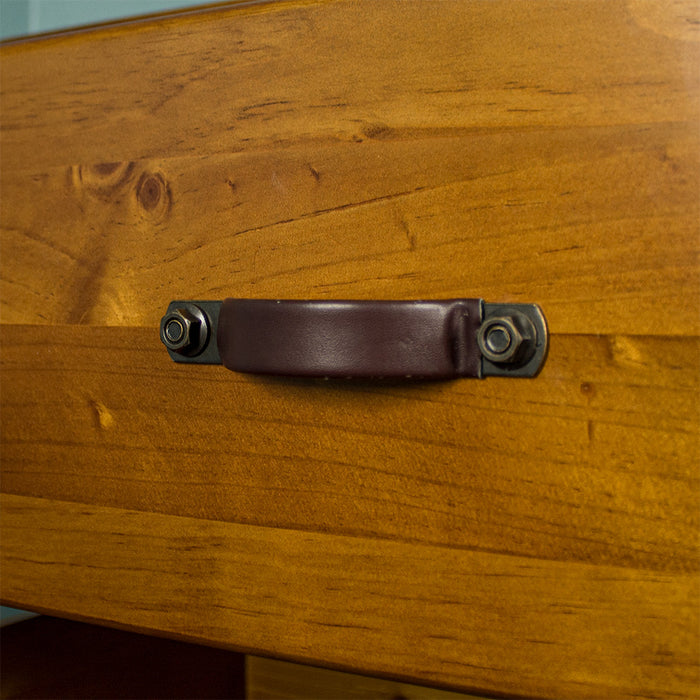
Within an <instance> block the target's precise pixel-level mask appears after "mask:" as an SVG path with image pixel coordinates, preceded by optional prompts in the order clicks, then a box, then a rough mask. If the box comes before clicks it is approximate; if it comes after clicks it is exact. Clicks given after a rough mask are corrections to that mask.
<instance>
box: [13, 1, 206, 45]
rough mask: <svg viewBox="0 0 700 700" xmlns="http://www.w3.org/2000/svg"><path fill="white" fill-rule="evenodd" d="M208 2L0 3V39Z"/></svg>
mask: <svg viewBox="0 0 700 700" xmlns="http://www.w3.org/2000/svg"><path fill="white" fill-rule="evenodd" d="M211 2H212V0H0V39H7V38H10V37H17V36H24V35H26V34H38V33H40V32H49V31H55V30H57V29H66V28H68V27H79V26H81V25H84V24H94V23H95V22H106V21H108V20H114V19H121V18H123V17H132V16H137V15H148V14H152V13H154V12H166V11H168V10H176V9H178V8H181V7H191V6H194V5H204V4H207V3H211Z"/></svg>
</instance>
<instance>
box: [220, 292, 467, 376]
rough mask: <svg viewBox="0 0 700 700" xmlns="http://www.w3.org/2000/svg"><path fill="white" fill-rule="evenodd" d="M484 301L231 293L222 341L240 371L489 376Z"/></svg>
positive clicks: (226, 358) (227, 359)
mask: <svg viewBox="0 0 700 700" xmlns="http://www.w3.org/2000/svg"><path fill="white" fill-rule="evenodd" d="M480 323H481V300H480V299H450V300H445V301H282V300H281V301H278V300H274V299H226V300H225V301H224V302H223V304H222V306H221V311H220V314H219V322H218V331H217V344H218V348H219V354H220V355H221V360H222V362H223V364H224V365H225V366H226V367H228V369H232V370H235V371H237V372H254V373H261V374H277V375H289V376H306V377H401V378H404V377H422V378H430V379H447V378H450V377H479V376H481V353H480V352H479V347H478V344H477V332H478V330H479V325H480Z"/></svg>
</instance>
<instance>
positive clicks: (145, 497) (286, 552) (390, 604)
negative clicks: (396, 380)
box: [0, 0, 700, 698]
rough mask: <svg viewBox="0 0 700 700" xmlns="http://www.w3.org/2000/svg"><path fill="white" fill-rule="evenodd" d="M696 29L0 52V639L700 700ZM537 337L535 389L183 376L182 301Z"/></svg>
mask: <svg viewBox="0 0 700 700" xmlns="http://www.w3.org/2000/svg"><path fill="white" fill-rule="evenodd" d="M699 27H700V11H699V10H698V7H697V3H695V2H672V3H660V2H659V3H655V2H641V1H640V2H637V1H634V0H633V1H630V2H627V3H625V2H602V0H590V1H588V0H586V1H582V2H558V1H555V0H540V1H538V2H530V3H519V2H514V1H511V0H497V1H496V2H479V1H475V2H459V1H457V0H455V1H454V2H448V1H441V2H433V3H424V2H403V3H395V2H369V0H368V1H367V2H362V1H360V0H356V1H344V0H340V1H338V2H298V1H294V2H282V3H270V4H254V5H248V4H241V5H240V6H233V7H223V8H215V9H212V10H209V11H205V12H194V13H186V14H179V15H172V16H169V17H167V18H163V19H160V20H152V21H148V22H141V23H125V24H116V25H111V26H106V27H104V28H97V29H94V30H91V31H87V32H76V33H67V34H62V35H57V36H52V37H46V38H43V39H41V40H36V41H30V42H10V43H7V44H5V45H4V46H2V48H1V49H0V110H1V111H0V195H1V197H2V202H1V207H0V224H1V238H0V284H1V285H2V286H0V290H1V291H0V321H1V322H2V332H1V334H0V343H1V346H0V347H1V351H2V355H1V363H2V364H1V367H0V371H1V374H0V405H1V408H2V420H1V423H0V429H1V431H2V442H1V448H2V453H1V463H0V466H1V468H2V481H1V482H0V484H1V489H2V492H3V496H2V504H3V506H2V507H3V512H2V518H1V519H0V526H1V527H2V541H1V543H0V544H1V546H0V553H1V555H2V580H1V584H2V588H1V590H0V594H1V595H2V598H3V600H4V601H6V602H8V603H13V604H16V605H19V606H21V607H26V608H31V609H38V610H46V611H50V612H53V613H57V614H61V615H65V616H68V617H75V618H79V619H89V620H94V621H98V622H101V623H103V624H109V625H113V626H124V627H129V628H134V629H140V630H145V631H149V632H151V633H154V634H164V635H169V636H174V637H182V638H187V639H194V640H198V641H204V642H206V643H210V644H214V645H221V646H226V647H231V648H235V649H240V650H244V651H250V652H258V653H262V654H269V655H277V656H281V657H284V658H287V659H293V660H298V661H310V662H313V663H317V664H323V665H327V666H331V667H335V668H341V669H345V670H354V671H364V672H366V673H374V674H379V675H385V676H388V677H394V678H399V679H403V680H413V681H416V682H421V683H432V684H436V685H442V686H446V687H451V688H459V689H462V690H468V691H470V692H474V693H480V692H481V693H487V694H488V693H495V694H506V695H511V696H528V697H532V696H534V697H552V698H554V697H561V696H562V695H565V696H567V697H640V696H647V697H666V696H668V697H675V696H682V697H693V696H694V695H695V694H696V691H697V687H698V684H700V672H699V668H700V615H699V612H700V609H699V608H700V593H699V591H698V587H699V583H700V563H699V560H698V553H699V545H700V541H699V538H698V526H699V524H700V523H699V520H700V508H699V505H700V474H699V472H698V464H699V463H700V439H699V435H698V433H699V432H700V431H699V424H700V406H699V404H698V389H699V387H698V384H700V376H699V372H698V367H699V365H700V340H699V336H700V313H698V310H699V309H700V298H699V297H700V266H699V265H698V249H699V248H700V226H699V223H698V222H699V217H700V197H699V194H700V143H699V142H700V116H699V115H700V109H699V107H700V41H699V39H700V30H699ZM225 296H241V297H281V298H284V297H286V298H306V297H308V298H343V297H346V298H378V299H381V298H449V297H455V296H466V297H469V296H481V297H484V298H486V299H487V300H489V301H513V302H519V301H524V302H537V303H540V304H541V305H542V307H543V309H544V311H545V314H546V315H547V318H548V320H549V323H550V330H551V333H552V338H551V350H550V354H549V358H548V360H547V364H546V366H545V368H544V370H543V372H542V373H541V375H540V376H539V377H538V378H537V379H534V380H527V381H518V380H498V379H488V380H484V381H469V380H466V381H457V382H450V383H429V384H411V385H402V384H382V385H379V386H377V385H373V384H371V383H360V384H357V383H354V384H353V383H324V382H315V381H300V380H272V379H265V378H260V377H249V376H243V375H236V374H234V373H231V372H227V371H225V370H223V369H222V368H219V367H192V366H189V367H188V366H177V365H175V364H174V363H172V362H171V361H170V360H169V358H168V356H167V353H166V352H165V351H164V349H163V348H162V346H161V345H160V343H159V340H158V333H157V324H158V320H159V318H160V316H161V315H162V313H163V311H164V310H165V308H166V306H167V304H168V302H169V301H170V300H171V299H175V298H192V299H197V298H200V299H207V298H210V299H220V298H223V297H225Z"/></svg>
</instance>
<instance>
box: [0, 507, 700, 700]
mask: <svg viewBox="0 0 700 700" xmlns="http://www.w3.org/2000/svg"><path fill="white" fill-rule="evenodd" d="M0 504H1V505H2V510H3V518H2V521H1V522H0V527H1V529H2V542H3V546H2V552H1V557H2V558H1V559H0V561H1V563H2V566H3V571H7V570H8V569H11V570H12V571H13V575H12V576H11V577H4V578H7V579H8V580H6V581H5V580H4V581H3V596H5V597H6V599H7V600H9V601H22V603H23V604H25V605H30V606H32V607H36V608H42V607H46V608H49V609H50V608H52V607H55V606H57V607H60V608H61V609H62V610H64V611H66V613H69V614H70V615H73V616H76V617H81V618H85V619H91V618H96V619H99V620H101V621H106V622H108V623H110V622H111V623H113V622H119V623H120V624H123V623H125V622H126V621H128V625H129V626H131V627H134V628H146V629H151V630H161V631H164V632H168V633H169V634H171V635H174V636H177V637H181V638H186V639H190V640H196V639H206V640H207V641H209V642H210V643H214V644H220V645H227V646H228V645H232V646H234V647H236V648H239V649H245V650H247V651H253V652H254V651H259V650H262V649H264V650H265V651H266V652H267V653H271V654H274V653H279V654H282V655H286V656H291V657H294V656H296V657H306V658H323V659H325V660H326V662H327V663H331V664H333V665H336V666H338V667H340V668H358V667H364V668H366V669H367V670H370V671H373V672H376V673H386V674H389V675H393V676H398V677H412V676H419V677H422V678H423V679H424V680H426V681H429V680H433V681H436V682H440V683H447V684H455V685H459V686H461V687H463V688H484V687H489V688H496V687H497V688H500V689H501V691H502V692H508V693H511V694H515V695H520V696H523V695H524V696H528V697H531V696H536V697H551V698H558V697H561V696H562V695H565V696H566V697H572V698H590V697H597V698H604V697H614V698H624V697H639V696H640V695H646V696H650V695H651V696H652V697H653V696H658V695H662V696H672V695H674V694H676V695H678V694H680V695H684V694H685V695H688V696H690V695H692V694H694V693H695V691H696V690H697V683H698V682H699V681H700V677H699V675H698V669H697V666H696V663H695V662H696V659H697V655H696V650H697V648H698V644H699V643H700V639H699V638H698V628H699V627H698V623H700V619H698V615H697V606H696V602H697V599H698V595H700V591H698V577H697V576H696V575H694V574H693V575H687V574H663V573H659V572H655V571H644V570H642V569H638V570H635V569H626V568H623V567H617V566H591V565H587V564H572V563H561V562H552V561H545V560H539V559H532V558H521V557H514V556H506V555H500V554H491V553H479V552H473V551H465V550H462V549H458V548H446V547H434V546H428V545H417V544H407V543H401V542H388V541H385V540H381V539H368V538H363V537H343V536H339V535H328V534H320V533H314V532H308V533H297V532H291V531H289V530H280V529H275V528H270V527H255V526H251V525H237V524H231V523H223V522H218V521H213V520H201V519H194V518H185V517H177V516H170V515H159V514H155V513H141V512H138V511H131V510H124V509H119V508H104V507H96V506H86V505H82V504H73V503H62V502H60V501H54V500H45V499H35V498H29V497H23V496H11V495H6V494H3V495H2V497H0ZM86 591H96V592H99V594H98V595H94V594H93V595H85V592H86ZM506 639H507V640H508V641H509V643H508V646H507V647H505V646H504V640H506ZM368 652H369V653H368ZM669 659H673V663H669ZM543 669H546V671H544V672H543Z"/></svg>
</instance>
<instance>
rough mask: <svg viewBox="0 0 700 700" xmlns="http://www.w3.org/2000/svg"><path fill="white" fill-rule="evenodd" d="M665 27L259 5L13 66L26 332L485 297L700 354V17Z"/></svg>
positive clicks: (5, 100)
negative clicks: (239, 304)
mask: <svg viewBox="0 0 700 700" xmlns="http://www.w3.org/2000/svg"><path fill="white" fill-rule="evenodd" d="M651 7H652V4H651V3H646V4H642V5H640V8H641V9H640V8H637V5H636V4H633V5H632V6H629V7H628V6H626V5H625V4H624V3H619V2H577V3H571V2H549V1H547V2H536V3H527V4H522V3H519V2H511V1H510V0H502V1H501V2H498V3H497V4H493V3H492V2H469V3H468V4H465V3H459V2H437V3H431V4H430V10H426V9H425V8H424V7H423V3H420V2H419V3H417V4H415V3H414V4H412V3H408V4H395V3H393V2H384V3H371V2H370V3H369V4H363V3H361V2H340V3H335V4H332V5H324V4H313V5H296V4H295V5H289V4H281V5H264V6H261V7H260V8H258V9H257V10H256V11H254V12H253V11H252V10H251V9H250V8H246V9H245V11H243V10H240V9H239V10H229V11H221V12H215V13H212V14H204V15H192V16H191V17H188V18H184V19H180V20H177V21H176V20H174V19H171V20H168V21H165V22H161V23H153V24H151V25H144V26H142V27H139V28H134V27H127V28H122V29H119V28H117V29H114V28H113V29H111V30H109V31H107V30H105V31H103V32H96V33H94V34H89V35H80V34H79V35H74V36H69V37H63V38H60V39H55V40H51V41H44V42H38V43H34V44H32V43H29V44H19V45H9V46H7V47H5V49H4V50H3V55H2V66H1V68H0V70H1V71H2V86H3V87H2V110H3V121H2V125H1V127H0V145H1V146H2V164H3V167H2V169H1V170H2V183H1V185H2V192H3V215H2V226H3V251H4V255H3V257H2V261H1V262H0V272H1V277H2V285H3V286H2V314H3V319H4V320H5V322H17V323H26V322H30V323H91V324H96V325H103V324H109V325H117V324H119V325H122V324H123V325H146V324H147V325H152V324H154V323H156V322H157V319H158V315H159V314H160V313H161V310H162V309H163V308H164V307H165V306H166V305H167V303H168V301H169V300H170V299H171V298H174V297H184V298H198V297H199V298H219V297H221V296H231V295H235V296H258V297H264V296H279V297H285V296H286V297H343V296H346V297H348V296H349V297H358V298H360V297H364V298H400V297H451V296H484V297H486V298H492V299H496V300H512V301H532V300H533V299H534V300H537V301H538V302H539V303H541V304H542V305H543V306H544V308H545V310H546V312H547V314H548V317H549V319H550V322H551V324H552V328H553V329H554V330H555V331H556V332H562V333H634V334H639V333H643V334H657V333H658V334H677V335H683V334H685V333H693V334H696V335H697V334H700V315H698V314H679V313H669V310H674V309H679V308H681V307H684V306H685V305H686V304H687V303H688V300H693V303H697V302H698V290H699V289H700V273H699V272H698V262H699V260H698V249H699V248H700V243H699V241H700V229H699V227H698V219H699V217H700V209H699V202H698V197H697V193H698V189H699V188H700V171H699V168H698V152H700V145H698V137H699V132H700V130H699V128H698V103H699V101H700V77H699V76H698V72H699V71H698V69H697V66H698V65H700V43H699V42H697V41H694V40H691V39H693V38H694V37H695V34H697V32H696V31H694V28H695V27H696V26H697V25H694V24H692V21H694V20H693V17H694V14H693V13H694V11H695V9H696V8H695V4H694V3H689V4H688V7H687V12H686V15H687V16H681V17H679V18H678V21H677V24H678V26H677V27H676V30H675V34H674V31H672V30H673V27H670V28H669V27H668V26H665V25H663V26H661V27H656V30H657V31H654V29H653V27H655V25H654V24H652V25H651V26H652V28H650V26H649V23H648V22H645V21H643V20H644V19H645V18H646V15H640V12H647V13H648V12H649V11H650V9H649V8H651ZM644 8H647V9H646V10H645V9H644ZM681 9H682V7H681ZM366 13H371V16H372V23H373V31H372V32H370V33H369V34H368V32H367V31H366V27H365V23H364V22H363V21H360V19H361V18H362V17H364V16H365V14H366ZM686 20H688V21H686ZM655 21H658V20H655ZM396 23H399V25H400V27H401V30H398V29H396V28H392V29H389V27H394V25H395V24H396ZM674 26H675V25H674ZM542 28H545V29H544V31H542V30H541V29H542ZM688 28H689V29H688ZM688 32H690V35H689V36H686V35H687V34H688ZM669 33H670V35H671V37H673V39H672V38H669ZM676 35H678V36H676ZM681 37H682V40H681ZM695 38H697V37H695ZM674 39H675V40H674ZM407 56H410V60H408V59H407ZM555 56H556V60H555V59H554V57H555ZM146 65H147V66H148V69H147V70H144V66H146ZM105 75H109V76H110V79H109V81H105V80H104V76H105ZM36 144H47V147H41V148H37V147H36ZM48 144H50V146H48ZM38 258H40V259H41V260H42V271H43V272H42V275H41V276H40V277H39V278H37V275H36V274H35V270H36V261H37V259H38Z"/></svg>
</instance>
